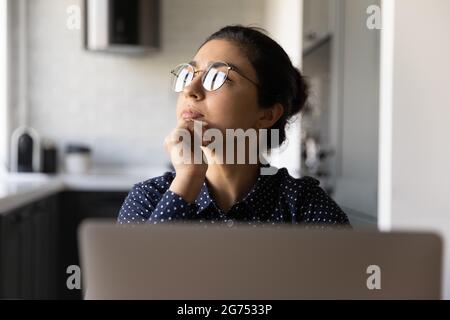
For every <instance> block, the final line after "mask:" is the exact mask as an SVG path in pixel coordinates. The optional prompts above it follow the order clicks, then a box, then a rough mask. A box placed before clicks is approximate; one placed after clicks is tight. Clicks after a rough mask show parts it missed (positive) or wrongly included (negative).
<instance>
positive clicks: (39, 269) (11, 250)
mask: <svg viewBox="0 0 450 320" xmlns="http://www.w3.org/2000/svg"><path fill="white" fill-rule="evenodd" d="M0 249H1V251H0V252H1V258H0V297H1V298H8V299H51V298H57V297H58V290H57V282H56V277H55V275H56V273H57V268H58V264H59V255H58V252H59V249H58V215H57V198H56V197H55V196H52V197H49V198H46V199H43V200H40V201H38V202H35V203H32V204H29V205H26V206H24V207H22V208H19V209H16V210H13V211H11V212H8V213H5V214H2V216H1V218H0Z"/></svg>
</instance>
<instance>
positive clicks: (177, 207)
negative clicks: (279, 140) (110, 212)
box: [118, 168, 350, 227]
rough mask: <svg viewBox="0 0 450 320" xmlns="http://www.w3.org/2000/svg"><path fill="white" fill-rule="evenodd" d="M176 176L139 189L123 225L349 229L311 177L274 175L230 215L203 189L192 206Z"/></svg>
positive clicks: (266, 177) (261, 181)
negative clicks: (282, 225)
mask: <svg viewBox="0 0 450 320" xmlns="http://www.w3.org/2000/svg"><path fill="white" fill-rule="evenodd" d="M174 177H175V172H166V173H165V174H164V175H162V176H160V177H156V178H152V179H149V180H146V181H144V182H140V183H137V184H135V185H134V187H133V188H132V190H131V191H130V193H129V194H128V196H127V197H126V199H125V201H124V203H123V205H122V208H121V210H120V213H119V216H118V222H119V223H120V224H128V223H152V224H156V223H165V222H170V221H174V220H197V222H208V223H226V224H228V225H232V224H233V223H234V221H236V222H243V223H246V222H248V223H249V224H255V225H257V224H267V223H270V224H276V223H292V224H302V225H308V226H311V225H314V226H320V227H322V226H326V227H328V226H346V227H348V226H350V224H349V220H348V218H347V216H346V214H345V213H344V212H343V211H342V210H341V209H340V208H339V206H338V205H337V204H336V203H335V202H334V201H333V200H332V199H331V198H330V197H329V196H328V195H327V194H326V193H325V191H324V190H323V189H322V188H320V187H319V181H318V180H316V179H314V178H311V177H303V178H300V179H296V178H293V177H292V176H290V175H289V173H288V171H287V169H286V168H282V169H279V170H278V171H277V173H276V174H274V175H260V176H259V177H258V179H257V181H256V183H255V185H254V186H253V188H252V190H251V191H250V192H249V193H248V194H247V195H246V196H245V197H244V199H242V200H241V201H238V202H236V203H235V204H234V205H233V206H232V207H231V208H230V210H229V211H228V212H223V211H222V210H221V209H220V208H219V207H218V206H217V205H216V203H215V201H214V199H213V197H212V196H211V194H210V192H209V190H208V183H207V182H206V180H205V182H204V183H203V186H202V188H201V191H200V193H199V195H198V197H197V199H196V200H195V201H194V202H193V203H188V202H186V201H185V200H184V199H183V198H182V197H180V196H179V195H177V194H176V193H174V192H172V191H171V190H169V187H170V184H171V183H172V180H173V179H174Z"/></svg>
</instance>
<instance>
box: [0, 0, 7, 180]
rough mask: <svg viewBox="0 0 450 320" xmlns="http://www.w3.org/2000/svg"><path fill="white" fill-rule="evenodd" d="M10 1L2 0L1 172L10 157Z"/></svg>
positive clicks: (0, 25)
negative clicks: (8, 18)
mask: <svg viewBox="0 0 450 320" xmlns="http://www.w3.org/2000/svg"><path fill="white" fill-rule="evenodd" d="M7 12H8V0H0V172H2V171H4V170H6V165H7V155H8V88H7V85H8V65H7V58H8V46H7V42H8V23H7Z"/></svg>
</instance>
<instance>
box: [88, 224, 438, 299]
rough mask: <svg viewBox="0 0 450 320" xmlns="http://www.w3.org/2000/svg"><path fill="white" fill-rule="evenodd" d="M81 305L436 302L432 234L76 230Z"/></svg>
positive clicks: (237, 228)
mask: <svg viewBox="0 0 450 320" xmlns="http://www.w3.org/2000/svg"><path fill="white" fill-rule="evenodd" d="M79 241H80V251H81V252H80V254H81V273H82V279H83V284H82V285H83V288H82V289H83V294H84V298H85V299H208V300H209V299H213V300H215V299H224V300H229V299H239V300H240V299H258V300H259V299H262V300H267V299H274V300H278V299H289V300H290V299H440V298H441V272H442V242H441V239H440V237H439V236H437V235H435V234H430V233H380V232H376V231H342V230H327V231H319V230H317V231H314V230H305V229H302V228H299V227H294V226H287V225H286V226H284V225H282V226H280V225H279V226H264V227H261V226H260V227H253V226H249V225H240V224H235V225H234V226H233V227H228V226H226V225H214V224H209V225H205V224H203V225H199V224H195V223H181V224H180V223H171V224H160V225H148V226H133V227H123V226H119V225H116V224H115V223H114V222H111V221H107V222H106V221H87V222H84V223H83V224H82V225H81V227H80V229H79Z"/></svg>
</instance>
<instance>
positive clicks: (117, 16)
mask: <svg viewBox="0 0 450 320" xmlns="http://www.w3.org/2000/svg"><path fill="white" fill-rule="evenodd" d="M84 8H85V10H84V12H85V19H84V21H85V28H84V30H85V32H84V36H85V37H84V38H85V41H84V45H85V48H86V49H87V50H92V51H105V52H115V53H145V52H151V51H155V50H156V49H158V48H159V46H160V23H159V16H160V14H159V9H160V3H159V0H126V1H125V0H85V3H84Z"/></svg>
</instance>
